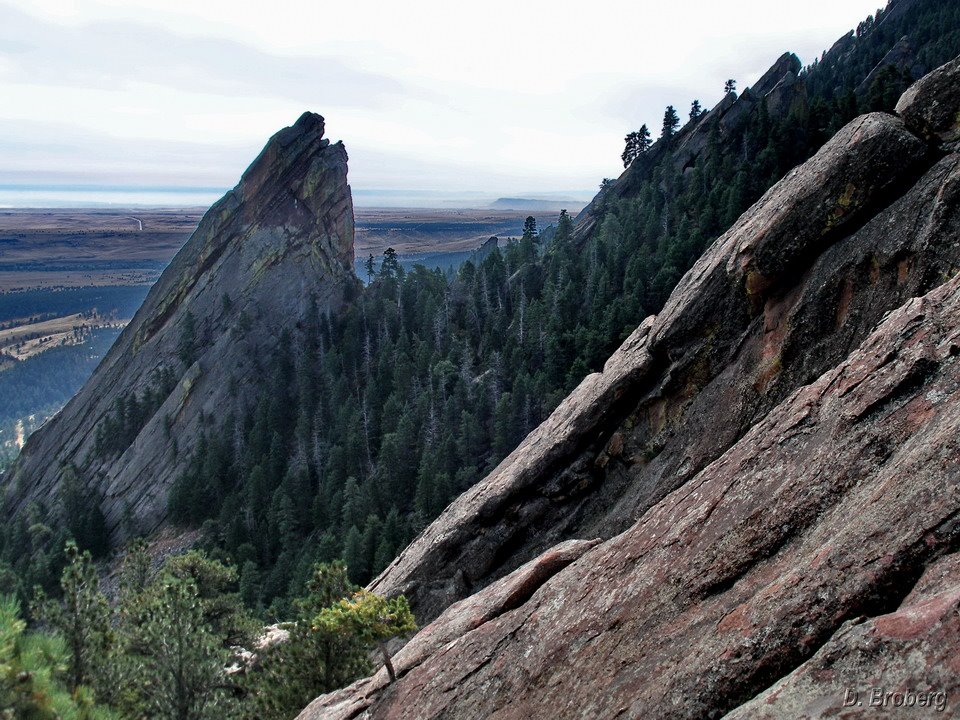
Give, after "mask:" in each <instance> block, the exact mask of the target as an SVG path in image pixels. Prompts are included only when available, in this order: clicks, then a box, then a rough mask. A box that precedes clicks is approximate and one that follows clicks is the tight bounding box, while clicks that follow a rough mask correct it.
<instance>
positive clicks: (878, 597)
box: [301, 71, 960, 720]
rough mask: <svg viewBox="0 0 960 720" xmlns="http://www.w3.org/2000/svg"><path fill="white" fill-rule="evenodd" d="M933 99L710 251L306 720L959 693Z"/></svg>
mask: <svg viewBox="0 0 960 720" xmlns="http://www.w3.org/2000/svg"><path fill="white" fill-rule="evenodd" d="M939 72H944V71H939ZM929 82H930V81H929V80H928V81H927V83H929ZM927 87H931V85H929V84H928V85H927ZM944 87H945V89H944V90H943V91H942V92H935V91H932V90H931V91H924V92H918V91H917V89H916V88H914V89H913V90H914V99H912V100H910V102H909V107H910V108H911V110H910V112H909V113H908V112H905V113H904V119H905V120H904V119H899V118H896V117H893V116H888V115H867V116H864V117H862V118H859V119H857V120H855V121H854V122H852V123H851V124H850V125H849V126H847V127H846V128H844V129H843V130H842V131H841V132H840V133H838V135H837V136H836V137H835V138H834V139H833V140H832V141H831V142H830V143H828V144H827V145H826V146H825V147H824V148H823V149H822V150H821V151H820V153H818V155H817V156H815V157H814V158H812V159H811V160H810V161H809V162H807V163H806V164H804V165H803V166H801V167H799V168H797V169H796V170H795V171H793V172H792V173H790V174H789V175H788V176H787V177H786V178H784V179H783V180H782V181H781V182H780V183H779V184H778V185H776V186H775V187H774V188H772V189H771V190H770V191H769V192H768V193H767V194H766V195H765V196H764V197H763V198H762V199H761V200H760V201H759V202H758V203H757V204H756V205H755V206H754V207H753V208H751V209H750V210H749V211H748V212H747V213H745V214H744V216H743V217H742V218H741V219H740V220H739V221H738V222H737V223H736V225H735V226H734V227H733V228H731V230H730V231H729V232H728V233H726V234H725V235H724V236H723V237H721V238H720V239H718V240H717V242H716V243H715V244H714V245H713V247H711V248H710V250H708V251H707V253H706V254H705V255H704V257H702V258H701V260H700V261H699V262H698V263H697V265H696V266H694V268H692V269H691V271H690V272H689V273H688V274H687V275H686V276H685V277H684V279H683V280H682V281H681V283H680V285H679V286H678V287H677V289H676V290H675V292H674V293H673V295H672V296H671V298H670V300H669V301H668V303H667V305H666V306H665V308H664V310H663V312H662V313H661V314H660V315H659V316H657V317H655V318H648V319H647V320H646V321H645V322H644V323H643V324H642V325H641V327H640V328H638V329H637V331H636V332H635V333H634V334H633V335H632V336H631V337H630V338H629V339H628V340H627V341H626V342H625V343H624V345H623V347H621V348H620V349H619V350H618V351H617V352H616V353H615V354H614V355H613V356H612V357H611V358H610V360H609V361H608V363H607V365H606V367H605V368H604V371H603V372H602V373H597V374H594V375H591V376H589V377H588V378H586V379H585V380H584V382H583V383H582V384H581V385H580V387H578V388H577V389H576V390H575V391H574V392H573V393H572V394H571V396H570V397H568V398H567V399H566V400H565V401H564V403H563V404H562V405H561V406H560V407H559V408H558V409H557V411H556V412H555V413H554V414H553V415H552V416H551V417H550V418H549V419H548V420H547V421H546V423H545V424H544V426H542V427H541V428H538V429H537V430H536V431H534V432H533V433H531V435H530V436H529V437H528V438H527V439H526V440H525V441H524V443H523V444H522V445H521V446H520V447H519V448H518V449H517V450H516V451H515V452H514V453H512V454H511V455H510V456H509V457H508V458H506V459H505V460H504V461H503V463H501V465H500V466H499V467H498V468H497V469H496V470H494V472H493V473H491V475H489V476H488V477H487V478H486V479H485V480H484V481H482V482H481V483H480V484H478V485H477V486H475V487H474V488H472V489H471V490H469V491H468V492H467V493H465V494H464V495H463V496H461V497H460V498H459V499H458V500H456V501H455V502H454V503H453V504H452V505H451V506H450V507H449V508H448V509H447V510H446V511H445V512H444V514H443V515H442V516H441V517H440V518H439V519H438V520H437V521H435V522H434V523H433V524H432V525H431V526H430V527H428V528H427V529H426V530H425V531H424V532H423V533H422V534H421V535H420V536H419V537H418V538H417V539H416V540H414V542H413V543H412V544H411V545H410V547H408V548H407V549H406V550H405V551H404V552H403V553H402V554H401V556H400V557H399V558H398V559H397V560H396V561H395V562H394V563H393V564H392V565H391V566H390V567H389V568H388V569H387V570H386V571H385V572H384V573H383V574H382V575H381V576H380V577H379V578H377V579H376V580H375V581H374V582H373V583H372V585H371V587H372V589H374V590H375V591H377V592H380V593H384V594H388V595H389V594H399V593H404V594H406V595H407V596H408V598H410V599H411V600H412V604H413V607H414V610H415V612H416V613H417V616H418V619H419V620H420V621H421V624H426V623H428V622H429V621H430V620H433V619H434V618H437V620H436V621H435V623H434V624H433V625H429V624H428V625H427V627H425V628H424V630H422V631H421V632H420V633H419V634H418V635H417V636H415V637H414V639H413V640H412V641H411V642H410V643H409V645H408V646H407V647H410V648H412V649H411V650H410V651H409V652H408V651H407V650H406V648H405V649H404V651H401V654H400V655H398V658H400V659H401V665H400V667H401V668H402V669H401V672H400V677H399V679H398V681H397V682H395V683H393V684H391V685H387V684H386V678H385V676H384V674H383V673H380V674H378V675H376V676H374V677H373V678H369V679H367V680H364V681H361V682H359V683H357V684H356V685H354V686H352V687H351V688H347V689H345V690H342V691H340V692H338V693H335V694H332V695H329V696H324V697H321V698H318V699H317V700H316V701H315V702H314V703H313V704H312V705H311V706H309V707H308V708H307V709H306V710H305V711H304V712H303V714H302V715H301V718H302V720H313V719H315V718H349V717H358V716H359V715H360V713H362V712H366V713H368V714H366V715H364V717H371V718H431V717H444V718H453V717H456V718H489V717H493V718H530V717H558V718H568V717H569V718H595V717H658V718H672V717H676V718H703V717H720V716H722V715H723V714H725V713H728V712H731V711H735V710H736V709H737V708H738V707H739V708H740V710H739V711H738V713H739V714H736V715H734V716H735V717H744V718H746V717H755V716H759V717H763V716H765V715H763V713H767V715H766V716H769V717H806V716H808V715H805V714H804V713H805V712H808V714H813V715H816V713H812V711H807V710H802V709H803V708H825V709H826V710H829V712H826V710H824V712H826V714H827V715H828V716H829V715H830V714H831V713H833V714H835V715H839V712H840V710H841V709H842V708H841V702H842V700H843V693H842V687H843V686H844V683H846V682H847V681H848V680H849V678H850V677H852V676H854V675H856V676H857V677H859V678H860V679H861V682H862V684H863V685H864V686H866V685H868V684H869V681H870V678H874V677H879V676H880V673H881V668H882V669H883V672H884V675H883V677H884V678H888V679H890V681H891V682H895V683H899V684H901V685H902V684H909V683H911V682H916V683H920V681H921V680H923V679H926V683H927V685H926V687H929V686H930V685H931V684H932V685H936V683H937V682H942V683H944V689H945V690H946V691H947V692H948V693H949V692H950V691H951V690H953V691H954V692H955V691H956V689H957V681H956V674H955V673H954V675H953V676H952V677H948V675H949V672H953V671H949V672H948V671H947V670H941V669H935V670H933V671H931V672H930V673H928V674H926V675H925V674H924V673H925V668H928V669H929V668H930V667H933V666H935V665H936V664H937V663H938V662H940V660H943V662H948V661H947V660H946V658H948V657H952V656H953V655H952V654H951V653H954V652H955V650H956V645H957V643H956V616H957V615H956V609H957V607H958V603H960V600H958V596H957V594H956V587H957V585H958V583H960V575H958V574H957V567H958V565H957V563H956V562H955V561H951V560H949V559H948V560H943V561H942V562H939V563H938V561H939V559H940V558H951V557H952V558H955V557H956V556H955V555H954V553H956V552H957V551H958V549H960V474H958V472H960V471H958V468H960V445H958V441H957V439H956V438H957V430H958V429H960V359H958V356H960V277H958V276H957V274H956V273H957V268H958V267H960V155H958V154H956V153H954V152H952V151H951V146H949V145H943V144H937V140H936V139H934V138H931V136H930V134H929V133H928V132H926V131H924V130H923V128H924V127H929V125H924V126H921V125H920V124H919V123H918V121H916V120H915V118H918V117H919V118H929V117H932V115H931V113H932V110H931V106H932V105H935V106H936V107H937V108H942V106H943V105H949V104H951V103H952V104H953V113H956V112H957V111H960V105H958V103H957V101H956V100H955V99H953V97H954V96H953V94H952V89H951V88H950V87H947V86H944ZM921 89H922V87H921ZM908 95H909V93H908ZM905 97H907V96H905ZM901 104H902V105H903V102H902V103H901ZM938 113H940V110H938ZM941 114H942V113H941ZM925 122H927V123H929V122H930V121H929V120H926V121H925ZM919 135H922V138H921V137H919ZM938 137H939V136H938ZM576 538H579V539H582V541H583V542H584V543H586V542H587V541H590V543H592V542H593V540H592V539H593V538H601V540H602V541H601V542H600V543H599V544H597V545H595V546H593V545H592V544H589V543H588V544H586V545H584V544H578V545H574V546H572V547H574V548H576V549H577V551H578V552H580V551H581V550H582V554H580V556H579V558H578V559H573V560H572V561H571V562H570V564H568V565H566V566H565V567H561V568H560V569H558V570H557V571H556V572H552V573H548V572H541V573H539V574H536V573H532V572H531V569H532V568H535V567H537V566H538V563H539V562H546V559H547V558H549V557H551V556H552V555H553V554H555V553H561V554H569V553H570V552H571V545H570V544H569V542H570V541H571V539H576ZM560 543H562V544H560ZM551 567H554V566H552V565H551ZM531 578H535V580H531ZM918 581H919V582H918ZM531 584H534V585H536V584H539V585H538V587H535V588H533V587H531ZM518 586H522V587H523V592H522V593H514V594H513V595H511V596H512V597H524V598H526V599H525V600H523V601H522V602H519V603H504V602H503V601H502V598H503V597H504V596H505V595H510V594H511V592H513V591H512V590H511V589H512V588H516V587H518ZM463 598H467V599H466V600H463ZM458 601H459V602H458ZM454 603H457V604H454ZM438 616H439V617H438ZM864 618H866V619H864ZM478 619H479V621H478ZM951 633H953V638H952V639H949V641H948V636H949V635H950V634H951ZM940 643H942V645H940ZM938 658H940V660H938ZM949 662H953V661H949ZM948 667H953V665H948ZM827 670H830V672H826V671H827ZM888 670H889V674H888ZM898 687H899V686H898ZM838 689H839V690H838ZM889 689H891V690H893V689H896V688H889ZM765 691H766V692H765ZM864 705H865V706H866V703H865V704H864ZM798 708H799V709H800V710H799V711H798ZM867 709H869V708H867Z"/></svg>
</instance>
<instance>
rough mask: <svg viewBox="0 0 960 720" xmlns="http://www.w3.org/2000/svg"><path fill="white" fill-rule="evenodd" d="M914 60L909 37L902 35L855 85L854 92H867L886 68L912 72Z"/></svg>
mask: <svg viewBox="0 0 960 720" xmlns="http://www.w3.org/2000/svg"><path fill="white" fill-rule="evenodd" d="M916 62H917V60H916V56H915V55H914V52H913V48H912V47H910V39H909V38H907V37H902V38H900V39H899V40H897V42H896V43H895V44H894V46H893V47H892V48H890V51H889V52H888V53H887V54H886V55H884V56H883V59H882V60H881V61H880V62H879V63H877V66H876V67H875V68H874V69H873V70H871V71H870V72H869V73H868V74H867V76H866V77H865V78H864V79H863V80H862V81H861V82H860V84H859V85H857V87H856V88H855V89H854V92H855V93H856V94H857V95H863V94H864V93H866V92H869V90H870V87H871V86H872V85H873V83H874V81H875V80H876V79H877V77H878V76H879V75H880V73H881V72H882V71H883V70H884V69H886V68H894V69H895V70H897V71H898V72H900V73H901V74H902V73H912V72H913V69H914V66H915V65H916ZM914 77H916V76H914Z"/></svg>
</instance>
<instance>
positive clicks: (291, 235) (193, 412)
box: [3, 113, 357, 539]
mask: <svg viewBox="0 0 960 720" xmlns="http://www.w3.org/2000/svg"><path fill="white" fill-rule="evenodd" d="M352 265H353V205H352V200H351V196H350V188H349V186H348V185H347V153H346V150H345V149H344V147H343V145H342V144H341V143H337V144H330V142H329V140H327V139H325V138H324V122H323V118H322V117H320V116H319V115H315V114H313V113H305V114H304V115H303V116H302V117H301V118H300V119H299V120H297V122H296V123H295V124H294V125H293V126H291V127H288V128H285V129H284V130H281V131H280V132H278V133H277V134H276V135H274V136H273V137H272V138H271V139H270V141H269V142H268V143H267V144H266V146H265V147H264V149H263V151H262V152H261V153H260V155H259V156H258V157H257V158H256V160H254V162H253V163H252V164H251V165H250V167H249V168H248V169H247V171H246V172H245V173H244V174H243V177H242V178H241V180H240V182H239V184H238V185H237V186H236V187H235V188H234V189H233V190H231V191H230V192H228V193H227V194H226V195H225V196H224V197H223V198H222V199H221V200H219V201H218V202H217V203H216V204H214V205H213V206H212V207H211V208H210V210H209V211H208V212H207V213H206V215H204V217H203V219H202V220H201V221H200V224H199V226H198V227H197V230H196V232H194V234H193V235H192V236H191V238H190V239H189V240H188V241H187V243H186V244H185V245H184V247H183V249H182V250H181V251H180V252H179V253H178V254H177V256H176V257H175V258H174V259H173V261H172V262H171V263H170V265H169V267H167V269H166V270H165V271H164V273H163V275H162V276H161V277H160V279H159V280H158V281H157V283H156V284H155V285H154V286H153V288H152V289H151V290H150V293H149V294H148V295H147V298H146V300H145V302H144V304H143V306H142V307H141V308H140V310H139V311H138V312H137V314H136V316H135V317H134V318H133V320H132V322H131V323H130V324H129V325H128V326H127V328H126V329H125V330H124V331H123V333H122V334H121V336H120V338H119V339H118V340H117V342H116V343H115V344H114V346H113V348H112V349H111V350H110V352H109V353H108V354H107V356H106V357H105V358H104V360H103V361H102V362H101V363H100V366H99V367H98V368H97V370H96V371H95V372H94V374H93V376H92V377H91V378H90V380H89V381H88V382H87V383H86V384H85V385H84V387H83V389H81V390H80V392H79V393H78V394H77V395H76V396H75V397H74V398H73V399H72V400H71V401H70V402H69V403H68V404H67V406H66V407H65V408H64V409H63V410H62V411H60V413H58V414H57V415H56V416H55V417H54V418H53V419H51V420H50V421H49V422H48V423H47V424H46V425H45V426H44V427H43V428H41V429H40V430H38V431H37V432H36V433H34V434H33V435H32V436H31V437H30V440H29V441H28V442H27V444H26V446H25V448H24V449H23V451H22V453H21V455H20V458H19V460H18V462H17V464H16V466H15V468H14V469H13V470H12V472H10V473H8V474H7V476H6V478H5V479H4V488H3V490H4V501H5V503H6V506H7V509H8V511H10V512H16V511H17V510H18V509H20V508H22V507H23V506H24V505H25V504H26V503H27V502H29V501H32V500H37V501H40V502H43V503H45V504H47V505H48V506H50V505H51V504H52V503H53V501H54V500H55V498H56V493H57V488H58V485H59V479H60V475H61V472H62V468H63V467H64V466H65V465H72V466H74V467H75V468H76V469H77V472H78V475H79V476H80V478H81V479H82V480H83V481H84V482H85V484H86V486H87V488H88V490H89V491H90V492H91V494H93V493H96V494H97V495H100V496H102V498H103V501H102V509H103V511H104V513H105V514H106V517H107V521H108V524H109V526H110V530H111V532H112V533H113V536H114V538H115V539H122V535H123V533H124V532H125V529H126V528H125V526H126V525H129V523H124V522H122V521H123V519H124V517H125V516H126V517H127V518H128V519H129V518H130V517H132V519H133V522H134V524H135V525H136V526H137V529H139V530H140V531H143V532H149V531H151V530H153V529H155V528H156V527H157V526H158V525H159V524H160V523H161V522H162V521H163V520H164V518H165V516H166V511H167V493H168V490H169V488H170V486H171V484H172V483H173V481H174V479H175V478H176V477H177V476H178V475H179V474H180V473H181V472H182V471H183V469H184V467H185V466H186V464H187V462H188V461H189V459H190V455H191V453H192V450H193V448H194V445H195V443H196V442H197V439H198V438H199V437H200V435H201V434H202V432H203V431H204V430H207V429H210V428H213V427H215V426H216V425H217V423H222V422H223V421H224V420H225V418H226V417H227V415H228V414H229V412H230V411H231V409H233V408H235V407H237V403H238V401H239V400H238V399H242V397H243V392H242V391H243V389H244V388H245V387H247V386H248V385H252V384H253V383H256V382H257V381H258V380H259V370H258V368H257V358H258V356H260V355H262V354H263V353H264V352H266V351H268V350H269V349H270V348H271V347H273V346H274V345H275V344H276V343H277V342H279V341H280V337H281V333H282V332H283V331H284V330H292V329H294V328H295V326H296V324H297V322H298V321H299V320H300V319H301V318H303V317H304V316H305V314H306V313H307V312H308V311H309V310H310V309H311V305H312V304H314V303H315V304H316V305H317V307H318V308H319V311H320V312H325V311H330V310H333V309H335V308H337V307H338V306H339V305H340V303H341V302H342V300H343V298H344V295H345V294H347V293H349V292H351V289H352V288H353V287H354V284H355V283H356V282H357V281H356V279H355V277H354V276H353V273H352ZM161 378H165V380H161ZM171 378H172V380H173V382H172V386H171V382H170V380H171ZM148 392H149V393H150V395H151V396H152V401H151V403H149V404H147V403H145V405H147V406H148V407H150V410H149V412H148V413H147V414H148V417H145V418H144V417H140V418H137V419H135V420H131V421H129V422H128V421H124V427H125V429H126V430H127V431H128V432H131V434H133V435H135V438H134V439H133V441H132V442H131V443H130V444H129V446H127V447H121V448H116V447H112V448H111V449H109V450H107V451H102V450H101V452H97V447H96V446H97V442H96V435H97V430H98V428H100V427H101V426H102V425H103V423H104V420H105V418H107V417H108V416H109V415H110V414H111V413H113V412H114V411H115V408H116V407H117V401H118V399H119V398H131V397H137V398H138V399H142V398H143V397H144V395H145V393H148ZM141 414H142V413H141ZM130 422H136V423H137V426H136V427H133V428H132V431H131V430H130V425H129V423H130ZM108 444H110V443H108ZM114 445H115V443H114Z"/></svg>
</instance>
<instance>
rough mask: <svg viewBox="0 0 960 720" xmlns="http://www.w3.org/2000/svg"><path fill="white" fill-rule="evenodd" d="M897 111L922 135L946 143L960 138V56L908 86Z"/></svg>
mask: <svg viewBox="0 0 960 720" xmlns="http://www.w3.org/2000/svg"><path fill="white" fill-rule="evenodd" d="M897 114H898V115H899V116H900V117H902V118H903V121H904V123H906V125H907V127H908V128H910V130H912V131H913V132H915V133H916V134H917V135H919V136H920V137H923V138H926V139H928V140H934V141H940V142H945V143H954V142H957V140H960V58H957V59H956V60H954V61H953V62H950V63H947V64H946V65H944V66H942V67H940V68H938V69H936V70H934V71H933V72H932V73H930V74H929V75H925V76H924V77H922V78H920V79H919V80H917V82H915V83H914V84H913V85H911V86H910V87H909V88H907V90H906V92H904V93H903V95H902V96H901V97H900V100H899V102H897Z"/></svg>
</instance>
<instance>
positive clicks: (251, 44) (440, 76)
mask: <svg viewBox="0 0 960 720" xmlns="http://www.w3.org/2000/svg"><path fill="white" fill-rule="evenodd" d="M878 2H882V0H804V2H801V3H782V2H770V1H769V0H765V1H763V2H747V1H745V0H708V1H703V0H697V1H694V0H659V1H658V2H648V1H647V0H626V1H624V2H620V1H609V2H608V1H605V0H594V1H593V2H578V3H573V2H563V1H558V0H550V1H544V2H541V1H539V0H537V1H535V2H531V1H527V0H509V1H501V0H485V1H484V2H475V3H462V2H456V1H454V0H444V1H437V2H434V1H433V0H426V1H424V0H408V1H407V2H402V1H401V2H386V1H381V2H367V1H364V0H341V1H340V2H323V1H322V0H270V1H269V2H245V1H238V0H104V1H101V0H82V1H73V2H71V1H70V0H29V2H18V3H17V4H12V3H7V2H6V0H0V185H4V184H41V185H47V184H64V183H66V184H98V185H102V184H107V185H124V186H126V185H137V186H156V185H162V186H188V187H198V186H200V187H213V188H227V187H231V186H232V185H233V184H234V183H235V182H236V180H237V178H238V177H239V175H240V173H241V172H242V171H243V169H244V168H245V167H246V166H247V164H248V163H249V162H250V160H251V159H252V158H253V157H254V156H255V155H256V153H257V151H258V150H259V148H260V147H261V146H262V145H263V143H264V141H265V140H266V138H267V137H269V136H270V135H271V134H272V133H273V132H275V131H276V130H277V129H279V128H280V127H283V126H285V125H289V124H291V123H292V122H293V121H294V120H296V118H297V116H298V115H299V114H300V113H301V112H302V111H303V110H306V109H309V110H313V111H315V112H319V113H320V114H321V115H323V116H324V117H325V118H326V119H327V134H328V136H329V137H331V138H332V139H334V140H336V139H342V140H343V141H344V142H345V143H346V146H347V150H348V152H349V154H350V180H351V185H352V186H353V188H354V190H355V192H356V191H360V192H361V195H362V193H363V192H371V191H375V190H376V191H379V190H384V189H389V190H395V191H398V192H400V193H406V194H411V193H420V194H423V195H424V196H425V197H428V196H430V195H431V194H433V195H438V196H439V193H454V194H455V193H466V192H478V193H484V194H492V195H524V194H526V195H529V194H532V193H562V194H567V195H571V196H573V195H577V196H584V195H586V196H589V195H590V194H592V191H593V189H594V188H596V186H597V185H598V183H599V182H600V180H601V179H602V178H603V177H605V176H615V175H617V174H619V171H620V169H621V168H620V163H619V156H620V152H621V150H622V148H623V135H624V134H625V133H626V132H627V131H629V130H631V129H635V128H636V127H639V125H640V124H641V123H644V122H646V123H648V124H649V125H650V126H651V127H659V125H660V122H661V120H662V117H663V108H664V106H665V105H667V104H668V103H669V104H673V105H675V106H677V108H678V109H679V110H680V111H681V115H683V116H685V115H686V111H687V109H688V107H689V103H690V101H691V100H692V99H693V98H695V97H696V98H699V99H700V100H701V102H702V103H703V105H704V106H705V107H711V106H712V105H714V104H715V103H716V102H717V101H719V99H720V97H721V94H722V88H723V82H724V80H725V79H726V78H728V77H732V78H736V79H737V80H738V81H739V85H740V87H741V88H743V87H745V86H747V85H749V84H751V83H752V82H754V81H755V80H756V79H757V78H758V77H759V76H760V75H761V74H762V73H763V71H764V70H766V69H767V67H768V66H769V65H770V64H771V63H772V62H773V61H774V60H776V59H777V57H778V56H779V55H780V54H781V53H783V52H784V51H786V50H792V51H794V52H796V53H797V54H798V55H799V56H800V58H801V60H803V62H804V64H806V63H808V62H810V61H811V60H812V59H813V58H814V57H815V56H818V55H819V54H820V52H821V51H823V50H825V49H827V48H828V47H829V46H830V45H831V44H832V43H833V42H834V40H836V39H837V38H838V37H840V36H841V35H842V34H843V33H844V32H846V31H847V30H849V29H851V28H853V27H854V26H855V25H856V24H857V22H858V21H859V20H861V19H863V18H864V17H866V15H868V14H870V13H871V12H874V11H875V9H876V5H877V4H878Z"/></svg>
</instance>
